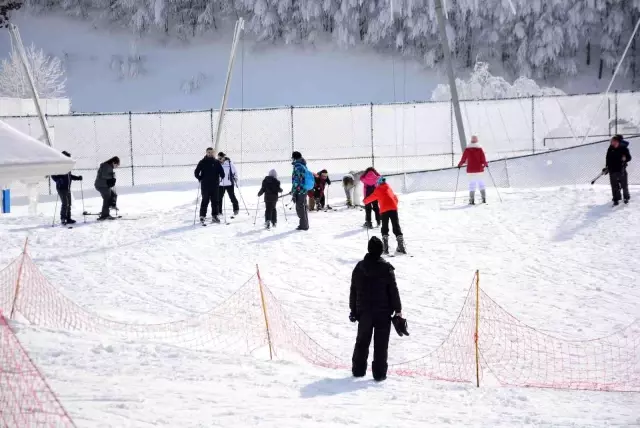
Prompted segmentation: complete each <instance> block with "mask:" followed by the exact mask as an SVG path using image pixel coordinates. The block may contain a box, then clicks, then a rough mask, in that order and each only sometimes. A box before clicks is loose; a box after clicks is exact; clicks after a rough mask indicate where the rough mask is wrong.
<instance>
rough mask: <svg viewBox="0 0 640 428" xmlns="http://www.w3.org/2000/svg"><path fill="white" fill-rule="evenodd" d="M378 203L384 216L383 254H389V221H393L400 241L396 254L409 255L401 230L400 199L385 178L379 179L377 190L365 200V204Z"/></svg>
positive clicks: (382, 231)
mask: <svg viewBox="0 0 640 428" xmlns="http://www.w3.org/2000/svg"><path fill="white" fill-rule="evenodd" d="M374 201H377V202H378V203H379V204H380V214H381V216H382V229H381V230H380V232H381V233H382V243H383V245H384V246H383V253H384V254H389V221H391V227H392V230H393V234H394V235H395V236H396V240H397V241H398V248H397V249H396V253H400V254H407V250H406V248H405V245H404V236H403V235H402V229H400V219H399V218H398V197H397V196H396V194H395V193H393V190H392V189H391V186H389V185H388V184H387V181H386V179H385V178H384V177H380V178H378V181H377V183H376V188H375V190H374V191H373V193H371V195H370V196H368V197H366V198H365V199H364V203H365V204H370V203H372V202H374Z"/></svg>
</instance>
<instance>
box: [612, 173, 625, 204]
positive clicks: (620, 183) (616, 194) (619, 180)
mask: <svg viewBox="0 0 640 428" xmlns="http://www.w3.org/2000/svg"><path fill="white" fill-rule="evenodd" d="M609 181H610V182H611V193H612V195H613V200H614V201H619V200H620V190H621V189H622V197H623V198H624V199H625V200H629V182H628V179H627V171H621V172H610V173H609Z"/></svg>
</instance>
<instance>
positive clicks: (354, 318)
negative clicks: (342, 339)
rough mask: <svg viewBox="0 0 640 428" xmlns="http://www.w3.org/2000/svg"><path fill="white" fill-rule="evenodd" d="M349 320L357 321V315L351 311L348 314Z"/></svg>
mask: <svg viewBox="0 0 640 428" xmlns="http://www.w3.org/2000/svg"><path fill="white" fill-rule="evenodd" d="M349 321H351V322H356V321H358V317H356V316H355V315H354V314H353V312H351V313H350V314H349Z"/></svg>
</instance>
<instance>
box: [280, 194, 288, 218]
mask: <svg viewBox="0 0 640 428" xmlns="http://www.w3.org/2000/svg"><path fill="white" fill-rule="evenodd" d="M280 202H282V211H283V212H284V221H285V222H287V223H289V220H287V210H286V208H285V206H284V199H282V198H280Z"/></svg>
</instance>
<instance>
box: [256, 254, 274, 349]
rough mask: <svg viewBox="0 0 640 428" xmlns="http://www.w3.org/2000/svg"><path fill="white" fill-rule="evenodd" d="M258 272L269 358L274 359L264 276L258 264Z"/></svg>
mask: <svg viewBox="0 0 640 428" xmlns="http://www.w3.org/2000/svg"><path fill="white" fill-rule="evenodd" d="M256 272H257V274H258V287H260V300H261V301H262V314H263V315H264V325H265V327H266V329H267V343H268V344H269V359H270V360H273V349H272V347H271V331H270V330H269V317H267V304H266V303H265V301H264V290H263V286H262V278H261V277H260V268H259V267H258V265H256Z"/></svg>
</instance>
